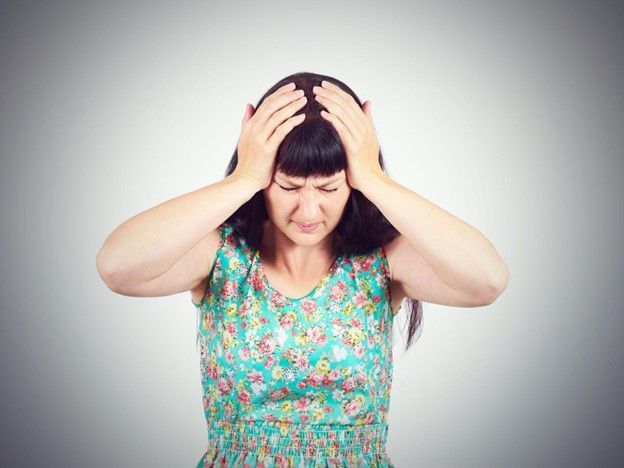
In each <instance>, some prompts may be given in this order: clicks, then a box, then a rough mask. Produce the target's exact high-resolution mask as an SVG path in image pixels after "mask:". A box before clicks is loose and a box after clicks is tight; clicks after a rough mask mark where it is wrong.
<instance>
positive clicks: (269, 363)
mask: <svg viewBox="0 0 624 468" xmlns="http://www.w3.org/2000/svg"><path fill="white" fill-rule="evenodd" d="M273 364H275V357H274V356H269V357H267V358H266V359H265V361H264V367H265V368H266V369H270V368H271V367H273Z"/></svg>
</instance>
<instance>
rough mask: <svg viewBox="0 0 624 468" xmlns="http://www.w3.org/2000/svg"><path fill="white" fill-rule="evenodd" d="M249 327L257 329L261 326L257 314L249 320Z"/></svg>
mask: <svg viewBox="0 0 624 468" xmlns="http://www.w3.org/2000/svg"><path fill="white" fill-rule="evenodd" d="M249 327H250V328H251V329H252V330H257V329H258V328H260V321H259V320H258V317H257V316H255V315H254V316H253V317H251V319H250V320H249Z"/></svg>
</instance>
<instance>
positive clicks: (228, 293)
mask: <svg viewBox="0 0 624 468" xmlns="http://www.w3.org/2000/svg"><path fill="white" fill-rule="evenodd" d="M234 291H236V281H234V280H230V281H226V282H225V284H224V285H223V289H222V290H221V295H222V296H223V298H225V299H229V298H231V297H232V296H234Z"/></svg>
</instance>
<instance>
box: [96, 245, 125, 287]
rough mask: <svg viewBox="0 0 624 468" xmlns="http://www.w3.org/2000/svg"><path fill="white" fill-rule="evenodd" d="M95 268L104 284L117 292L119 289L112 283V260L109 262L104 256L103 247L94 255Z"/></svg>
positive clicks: (113, 270) (113, 269)
mask: <svg viewBox="0 0 624 468" xmlns="http://www.w3.org/2000/svg"><path fill="white" fill-rule="evenodd" d="M95 269H96V270H97V272H98V275H100V278H101V279H102V281H103V282H104V284H106V286H107V287H108V289H110V290H111V291H113V292H115V293H118V292H119V290H118V289H117V287H116V286H115V283H114V277H115V273H116V269H115V267H114V265H113V264H112V262H110V260H109V259H108V258H107V257H106V253H105V251H104V247H102V248H101V249H100V250H99V251H98V253H97V255H96V257H95Z"/></svg>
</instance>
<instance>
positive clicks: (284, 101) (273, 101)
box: [256, 89, 303, 135]
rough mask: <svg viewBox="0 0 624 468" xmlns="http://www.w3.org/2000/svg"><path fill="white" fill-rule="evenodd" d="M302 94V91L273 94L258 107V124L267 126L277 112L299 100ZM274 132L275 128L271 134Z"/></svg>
mask: <svg viewBox="0 0 624 468" xmlns="http://www.w3.org/2000/svg"><path fill="white" fill-rule="evenodd" d="M302 92H303V91H302V90H299V89H297V90H291V91H286V92H284V93H279V94H272V95H271V96H269V97H267V98H266V99H265V100H264V101H262V104H260V106H259V107H258V111H257V112H256V115H257V118H256V122H257V124H258V125H260V126H262V127H264V126H266V125H267V122H268V121H269V119H270V118H271V116H272V115H273V114H274V113H275V112H277V111H278V110H280V109H282V108H283V107H285V106H287V105H288V104H290V103H291V102H293V101H295V100H296V99H299V98H300V97H301V94H302ZM282 121H283V119H282ZM278 123H281V122H278ZM273 130H275V127H273V128H271V129H270V131H271V132H272V131H273ZM271 132H269V135H270V134H271Z"/></svg>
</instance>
